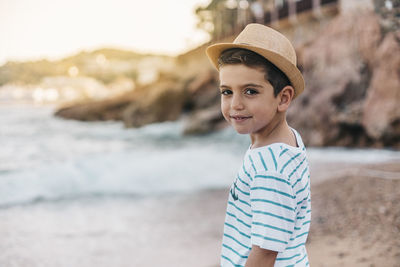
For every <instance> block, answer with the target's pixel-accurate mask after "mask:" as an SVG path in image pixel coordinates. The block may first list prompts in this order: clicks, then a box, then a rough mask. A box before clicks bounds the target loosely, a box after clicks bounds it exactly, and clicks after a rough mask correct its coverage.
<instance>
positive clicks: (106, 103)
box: [54, 94, 133, 121]
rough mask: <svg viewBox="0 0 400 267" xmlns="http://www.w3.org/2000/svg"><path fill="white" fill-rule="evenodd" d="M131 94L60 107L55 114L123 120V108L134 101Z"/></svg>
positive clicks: (87, 119)
mask: <svg viewBox="0 0 400 267" xmlns="http://www.w3.org/2000/svg"><path fill="white" fill-rule="evenodd" d="M132 101H133V99H132V97H131V95H130V94H126V95H124V96H123V97H118V98H114V99H111V100H103V101H95V102H89V103H79V104H73V105H69V106H64V107H61V108H59V109H58V110H57V111H56V112H55V113H54V115H55V116H58V117H62V118H65V119H74V120H81V121H106V120H121V119H122V112H123V110H124V109H125V108H126V107H128V106H129V105H130V104H131V103H132Z"/></svg>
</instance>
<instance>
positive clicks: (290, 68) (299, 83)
mask: <svg viewBox="0 0 400 267" xmlns="http://www.w3.org/2000/svg"><path fill="white" fill-rule="evenodd" d="M231 48H243V49H247V50H250V51H253V52H255V53H257V54H259V55H261V56H262V57H264V58H266V59H267V60H268V61H270V62H271V63H272V64H274V65H275V66H276V67H277V68H278V69H280V70H281V71H282V72H283V73H284V74H285V75H286V76H287V77H288V79H289V81H290V83H291V84H292V86H293V88H294V91H295V94H294V96H293V98H296V97H297V96H298V95H299V94H301V92H303V90H304V86H305V84H304V79H303V75H302V74H301V72H300V70H299V69H298V68H297V66H295V65H293V64H292V63H291V62H290V61H288V60H287V59H286V58H284V57H282V56H281V55H279V54H277V53H275V52H272V51H270V50H266V49H263V48H260V47H256V46H251V45H245V44H233V43H219V44H214V45H210V46H209V47H208V48H207V49H206V54H207V56H208V58H209V59H210V61H211V63H212V64H213V65H214V67H215V68H216V69H217V70H219V67H218V58H219V56H220V55H221V53H222V52H223V51H225V50H227V49H231Z"/></svg>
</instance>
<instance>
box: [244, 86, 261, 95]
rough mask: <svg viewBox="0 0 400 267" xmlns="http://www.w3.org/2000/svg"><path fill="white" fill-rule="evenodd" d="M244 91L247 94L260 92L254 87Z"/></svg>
mask: <svg viewBox="0 0 400 267" xmlns="http://www.w3.org/2000/svg"><path fill="white" fill-rule="evenodd" d="M244 93H245V94H246V95H256V94H258V91H257V90H255V89H253V88H246V90H245V92H244Z"/></svg>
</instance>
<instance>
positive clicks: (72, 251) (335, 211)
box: [0, 162, 400, 267]
mask: <svg viewBox="0 0 400 267" xmlns="http://www.w3.org/2000/svg"><path fill="white" fill-rule="evenodd" d="M319 167H320V168H319V169H316V168H314V172H312V173H311V175H312V178H311V179H312V189H311V190H312V209H313V213H312V223H311V230H310V235H309V240H308V243H307V250H308V253H309V260H310V264H311V266H327V267H329V266H400V264H399V263H400V239H399V237H400V194H399V192H400V162H392V163H382V164H375V165H370V166H366V165H357V166H353V167H352V168H349V166H347V167H346V168H347V169H346V168H342V167H343V166H335V168H334V169H341V170H345V171H342V173H341V174H340V175H338V173H333V172H332V173H331V174H334V175H330V176H329V175H328V174H327V173H326V172H327V171H324V168H323V166H319ZM329 167H332V165H330V166H329ZM329 167H328V166H326V169H327V170H329ZM357 169H358V170H357ZM346 170H347V171H346ZM366 170H367V171H366ZM368 170H369V171H368ZM379 174H381V175H383V176H385V177H386V178H385V179H383V178H379V177H375V176H379ZM323 175H325V176H323ZM389 176H390V177H389ZM313 177H316V178H315V179H314V178H313ZM317 177H320V178H317ZM321 177H324V178H323V179H322V178H321ZM388 177H389V178H388ZM396 177H398V178H399V179H397V178H396ZM227 195H228V189H224V190H206V191H201V192H196V193H187V194H184V195H182V194H181V195H163V196H159V197H157V198H115V199H113V198H97V199H96V198H92V199H80V200H73V201H64V202H63V201H61V202H57V203H54V202H53V203H36V204H33V205H28V206H19V207H12V208H8V209H3V210H0V236H1V238H0V251H1V253H0V266H10V267H12V266H18V267H24V266H29V267H35V266H43V267H47V266H61V267H62V266H76V267H86V266H87V267H89V266H97V267H102V266H104V267H105V266H119V267H124V266H127V267H128V266H171V267H172V266H174V267H175V266H191V267H208V266H210V267H211V266H218V263H219V253H220V244H221V236H222V227H223V221H224V216H225V214H224V213H225V207H226V198H227Z"/></svg>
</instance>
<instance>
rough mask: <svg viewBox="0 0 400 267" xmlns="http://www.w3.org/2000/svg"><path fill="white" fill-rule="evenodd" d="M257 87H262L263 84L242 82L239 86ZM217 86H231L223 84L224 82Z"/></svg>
mask: <svg viewBox="0 0 400 267" xmlns="http://www.w3.org/2000/svg"><path fill="white" fill-rule="evenodd" d="M249 86H250V87H257V88H262V87H263V86H262V85H259V84H255V83H246V84H243V85H241V86H240V87H242V88H243V87H249ZM219 88H231V87H230V86H228V85H225V84H221V85H220V86H219Z"/></svg>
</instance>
